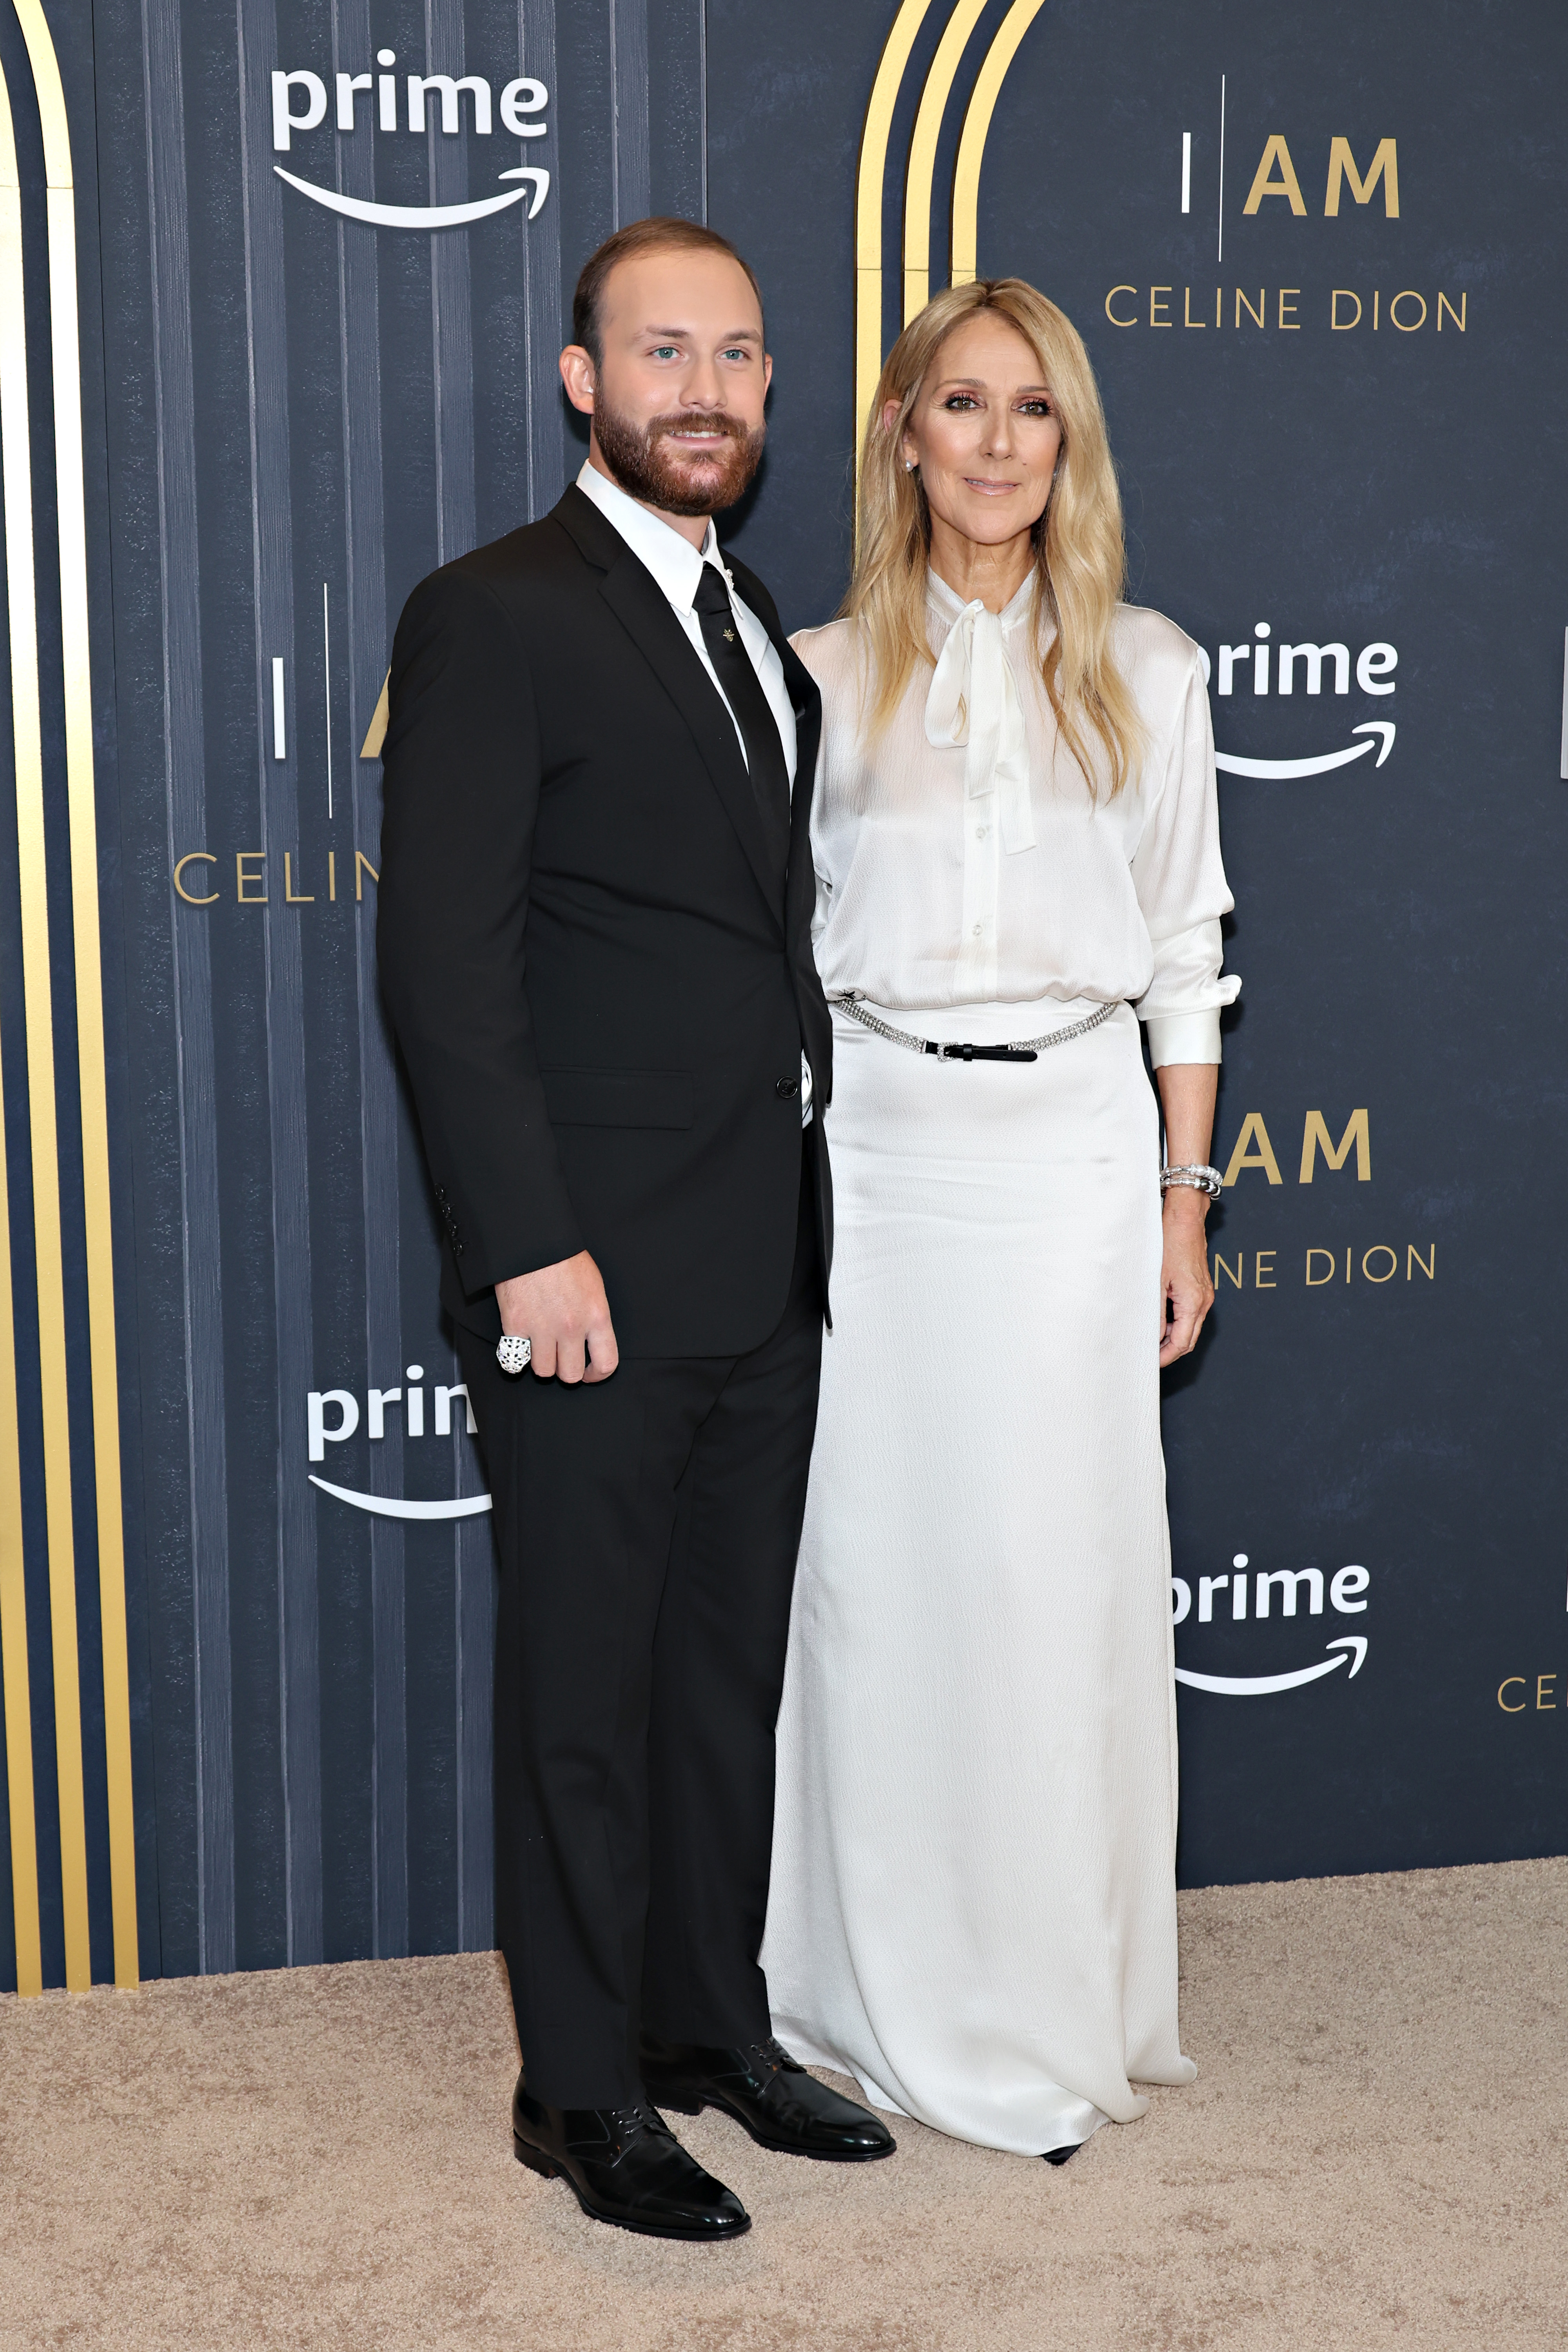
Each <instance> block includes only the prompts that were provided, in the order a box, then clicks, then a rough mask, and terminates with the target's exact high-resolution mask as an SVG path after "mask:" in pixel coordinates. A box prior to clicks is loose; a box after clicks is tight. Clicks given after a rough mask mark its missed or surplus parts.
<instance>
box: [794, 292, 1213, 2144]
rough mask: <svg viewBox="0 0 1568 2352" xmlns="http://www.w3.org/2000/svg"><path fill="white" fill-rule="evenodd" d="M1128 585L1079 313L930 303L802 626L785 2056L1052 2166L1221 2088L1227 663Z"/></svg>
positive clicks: (897, 2109)
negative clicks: (806, 678)
mask: <svg viewBox="0 0 1568 2352" xmlns="http://www.w3.org/2000/svg"><path fill="white" fill-rule="evenodd" d="M1122 576H1123V550H1122V534H1121V509H1120V505H1119V501H1118V498H1117V491H1116V482H1115V476H1114V472H1113V469H1112V466H1111V461H1110V451H1109V448H1108V446H1107V443H1106V436H1105V425H1104V419H1103V417H1102V415H1101V412H1100V400H1099V395H1098V393H1097V391H1096V388H1095V383H1094V378H1093V374H1092V373H1091V371H1090V368H1089V359H1088V356H1087V354H1086V352H1085V351H1084V347H1083V344H1082V342H1081V341H1080V340H1079V336H1078V334H1077V333H1076V331H1074V329H1073V327H1072V326H1071V325H1070V323H1069V322H1068V320H1067V319H1066V318H1065V317H1064V316H1063V315H1062V313H1061V311H1059V310H1058V309H1057V308H1056V307H1055V305H1054V304H1052V303H1051V302H1048V301H1047V299H1045V297H1044V296H1043V295H1041V294H1039V293H1037V291H1036V290H1035V289H1034V288H1033V287H1030V286H1027V285H1026V284H1024V283H1023V282H1022V281H1021V280H1020V279H1017V278H1004V279H1000V280H994V281H989V282H987V281H982V282H981V283H979V284H975V285H970V286H964V287H955V288H953V289H952V291H951V292H948V293H945V294H942V295H939V296H938V297H937V299H935V300H934V301H933V302H931V304H930V305H929V306H928V308H927V309H926V310H923V311H922V312H921V315H920V317H919V318H918V319H916V320H914V321H913V322H912V323H911V324H910V326H909V327H908V328H906V330H905V331H904V333H903V334H902V335H901V336H900V340H899V341H898V343H897V345H896V346H895V348H894V350H893V352H892V355H891V357H890V358H889V362H888V364H887V366H886V368H885V370H884V371H883V375H882V381H881V383H880V385H879V388H878V394H877V399H876V403H875V405H874V407H873V410H872V414H871V417H870V420H869V423H868V429H867V434H866V442H865V450H864V461H863V467H862V475H861V497H860V532H859V556H858V563H857V566H856V572H855V578H854V582H853V584H852V586H851V588H850V591H849V593H848V596H847V599H846V601H845V604H844V609H843V613H842V615H841V616H840V618H839V619H837V620H836V621H834V622H832V623H830V624H829V625H827V626H826V628H821V629H810V630H806V631H805V632H804V633H803V634H802V635H800V636H798V637H797V638H796V639H795V646H796V648H797V650H798V652H799V653H800V656H801V657H802V659H803V660H804V661H805V664H806V667H808V668H809V669H810V670H811V672H812V674H813V676H814V677H816V680H817V683H818V685H819V686H820V688H821V689H822V702H823V737H822V750H821V753H820V758H819V764H818V769H817V778H816V802H815V806H814V810H813V815H812V827H811V837H812V847H813V854H814V857H815V862H816V877H817V915H816V953H817V960H818V964H819V968H820V970H821V972H822V977H823V982H824V984H825V986H826V992H827V994H828V997H829V999H830V1000H831V1001H832V1002H833V1003H834V1050H835V1079H834V1092H833V1100H832V1104H831V1107H830V1108H828V1109H827V1111H826V1122H825V1124H826V1138H827V1141H828V1145H829V1149H830V1150H831V1153H832V1158H833V1170H834V1184H835V1192H836V1198H837V1248H836V1257H835V1265H834V1280H833V1330H832V1334H831V1337H830V1338H829V1339H828V1340H827V1343H826V1349H825V1352H824V1361H823V1381H822V1402H821V1410H820V1416H819V1420H818V1423H817V1436H816V1453H815V1454H814V1457H813V1461H812V1467H811V1484H810V1496H809V1500H808V1503H807V1507H806V1517H805V1537H804V1540H803V1544H802V1549H801V1556H800V1567H799V1571H798V1576H797V1580H796V1584H795V1605H794V1615H793V1621H792V1628H791V1638H790V1654H789V1665H788V1671H787V1675H786V1679H785V1689H784V1705H783V1709H782V1712H781V1716H780V1720H779V1733H778V1794H777V1806H776V1816H775V1827H774V1846H773V1885H772V1894H771V1898H770V1904H769V1911H768V1927H767V1936H766V1940H765V1943H764V1946H763V1965H764V1967H765V1969H766V1972H767V1978H768V1983H769V1987H770V1992H771V1998H772V2002H773V2016H774V2025H775V2030H776V2032H777V2033H778V2035H779V2036H780V2038H781V2039H782V2040H783V2041H784V2042H785V2044H786V2045H787V2046H788V2047H789V2048H790V2049H791V2050H792V2051H793V2052H794V2053H795V2055H796V2056H797V2057H799V2058H802V2059H804V2060H805V2061H807V2062H809V2063H818V2064H824V2065H827V2066H832V2067H837V2068H841V2069H843V2070H845V2071H847V2072H850V2073H853V2074H855V2075H857V2076H858V2079H859V2081H860V2083H861V2084H862V2086H863V2088H864V2089H865V2091H866V2093H867V2095H868V2097H869V2098H870V2099H871V2100H872V2102H873V2103H874V2104H875V2105H879V2106H881V2107H883V2108H886V2109H888V2110H890V2111H891V2112H892V2113H894V2114H903V2115H908V2116H915V2117H917V2118H918V2119H920V2120H921V2122H924V2123H928V2124H931V2125H934V2126H936V2127H937V2128H938V2129H939V2130H942V2131H945V2132H951V2133H952V2134H954V2135H956V2136H957V2137H960V2138H963V2139H968V2140H974V2141H978V2142H979V2143H981V2144H982V2145H983V2146H985V2147H997V2148H1005V2149H1010V2150H1013V2151H1015V2152H1016V2153H1018V2154H1021V2155H1032V2156H1035V2157H1040V2156H1045V2157H1047V2158H1050V2159H1051V2160H1052V2161H1054V2162H1058V2163H1060V2162H1064V2161H1065V2160H1066V2158H1068V2156H1070V2155H1071V2154H1072V2152H1073V2150H1074V2149H1075V2148H1076V2147H1079V2146H1080V2145H1081V2144H1082V2142H1083V2141H1084V2140H1085V2139H1087V2138H1088V2137H1089V2134H1090V2133H1091V2132H1093V2131H1094V2130H1095V2129H1097V2127H1098V2126H1100V2124H1102V2123H1104V2122H1106V2121H1107V2120H1112V2121H1115V2122H1118V2123H1130V2122H1131V2121H1132V2119H1133V2118H1134V2117H1135V2116H1140V2115H1142V2113H1143V2111H1144V2108H1145V2107H1146V2105H1147V2101H1146V2099H1144V2098H1143V2097H1142V2096H1141V2095H1139V2094H1138V2093H1137V2092H1135V2091H1134V2090H1133V2088H1132V2084H1133V2083H1135V2082H1142V2083H1164V2084H1177V2083H1185V2082H1188V2081H1190V2080H1191V2078H1192V2075H1193V2073H1194V2068H1193V2065H1192V2063H1191V2061H1190V2060H1188V2059H1186V2058H1184V2056H1183V2055H1182V2052H1181V2047H1180V2043H1179V2041H1178V2038H1177V2029H1176V1918H1175V1885H1174V1849H1175V1834H1176V1748H1175V1724H1174V1689H1173V1679H1172V1652H1171V1627H1170V1584H1169V1575H1170V1559H1169V1538H1168V1534H1167V1529H1166V1521H1165V1495H1164V1471H1163V1460H1162V1456H1161V1451H1160V1400H1159V1370H1160V1367H1161V1366H1162V1365H1163V1364H1168V1363H1171V1362H1173V1361H1174V1360H1176V1358H1178V1357H1180V1356H1183V1355H1185V1354H1186V1353H1187V1351H1188V1350H1189V1349H1191V1348H1192V1346H1193V1344H1194V1340H1195V1339H1196V1338H1197V1334H1198V1331H1199V1328H1200V1327H1201V1326H1202V1323H1203V1320H1204V1318H1205V1314H1206V1313H1207V1311H1208V1307H1209V1306H1210V1303H1211V1301H1212V1298H1213V1295H1214V1294H1213V1290H1212V1288H1211V1286H1210V1283H1209V1278H1208V1270H1207V1262H1206V1255H1205V1237H1204V1219H1205V1213H1206V1211H1207V1207H1208V1198H1209V1188H1212V1187H1215V1186H1216V1185H1217V1179H1216V1178H1215V1176H1214V1175H1213V1171H1211V1170H1210V1169H1209V1168H1208V1166H1207V1162H1208V1155H1209V1147H1210V1135H1211V1128H1212V1121H1213V1113H1214V1101H1215V1076H1216V1065H1217V1063H1218V1061H1219V1053H1220V1047H1219V1013H1220V1007H1221V1006H1222V1005H1224V1004H1226V1003H1229V1002H1230V1001H1231V999H1232V998H1233V997H1234V996H1235V994H1236V992H1237V987H1238V986H1239V982H1237V980H1235V979H1234V978H1230V979H1226V978H1222V977H1221V975H1220V961H1221V941H1220V918H1221V916H1222V915H1223V914H1224V913H1225V912H1226V910H1227V909H1228V908H1229V907H1230V905H1231V903H1232V902H1231V898H1230V893H1229V891H1228V890H1227V889H1226V880H1225V873H1224V869H1223V867H1222V866H1221V863H1220V853H1219V836H1218V828H1217V822H1216V813H1215V770H1214V752H1213V746H1212V741H1211V737H1210V731H1209V714H1208V703H1207V698H1206V695H1205V686H1204V677H1203V671H1202V667H1201V662H1200V657H1199V654H1198V649H1197V647H1196V646H1194V645H1193V644H1192V643H1191V642H1190V641H1189V640H1188V639H1187V638H1186V637H1185V636H1184V635H1183V634H1182V632H1181V631H1180V630H1179V629H1178V628H1176V627H1174V626H1173V624H1172V623H1171V622H1169V621H1167V620H1164V619H1163V618H1162V616H1161V615H1160V614H1157V613H1152V612H1147V611H1143V610H1141V609H1140V608H1139V607H1137V606H1135V605H1129V604H1122V603H1121V602H1120V601H1119V599H1120V596H1121V584H1122ZM1140 1021H1142V1024H1143V1028H1144V1030H1145V1031H1146V1033H1147V1035H1148V1040H1149V1046H1150V1058H1151V1060H1152V1064H1153V1066H1154V1072H1155V1077H1156V1080H1157V1082H1158V1086H1159V1092H1160V1097H1161V1105H1162V1106H1163V1124H1164V1131H1165V1143H1166V1152H1167V1164H1166V1166H1165V1168H1164V1169H1163V1171H1162V1166H1161V1159H1160V1114H1159V1110H1158V1109H1157V1108H1156V1104H1155V1100H1154V1095H1153V1092H1152V1088H1151V1087H1150V1084H1149V1080H1148V1076H1147V1075H1146V1072H1145V1067H1144V1061H1143V1055H1142V1047H1141V1040H1140ZM939 1049H941V1050H939ZM1162 1201H1163V1212H1162Z"/></svg>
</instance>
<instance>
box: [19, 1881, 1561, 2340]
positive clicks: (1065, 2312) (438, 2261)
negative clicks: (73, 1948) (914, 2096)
mask: <svg viewBox="0 0 1568 2352" xmlns="http://www.w3.org/2000/svg"><path fill="white" fill-rule="evenodd" d="M1182 1923H1183V1931H1184V1972H1185V2008H1184V2042H1185V2046H1186V2048H1187V2049H1188V2050H1189V2051H1190V2052H1191V2053H1192V2054H1193V2055H1194V2057H1195V2058H1196V2060H1197V2062H1198V2067H1199V2075H1198V2080H1197V2082H1196V2084H1194V2086H1193V2087H1192V2088H1191V2089H1190V2090H1186V2091H1157V2092H1156V2093H1155V2094H1154V2103H1153V2106H1152V2111H1151V2113H1150V2114H1149V2116H1147V2117H1146V2118H1145V2119H1144V2121H1143V2122H1142V2123H1139V2124H1134V2125H1131V2126H1128V2127H1126V2128H1124V2129H1121V2130H1118V2129H1116V2128H1114V2127H1111V2128H1108V2129H1106V2130H1104V2131H1102V2132H1100V2135H1099V2136H1098V2137H1097V2138H1096V2139H1095V2140H1094V2141H1092V2142H1091V2144H1090V2145H1089V2147H1088V2148H1087V2149H1085V2150H1084V2152H1083V2153H1082V2154H1081V2155H1080V2156H1079V2157H1077V2158H1074V2160H1073V2162H1072V2163H1071V2164H1070V2165H1068V2167H1066V2168H1065V2169H1064V2170H1062V2171H1059V2172H1056V2171H1052V2170H1050V2169H1049V2168H1047V2166H1046V2165H1044V2164H1039V2163H1035V2162H1030V2161H1025V2160H1023V2159H1020V2158H1014V2157H1005V2156H997V2155H994V2154H992V2153H990V2152H988V2151H986V2150H983V2149H979V2148H971V2147H962V2146H960V2145H958V2144H957V2143H955V2142H953V2141H952V2140H947V2139H943V2138H942V2137H940V2136H939V2135H938V2134H936V2133H934V2132H930V2131H925V2130H922V2129H921V2128H920V2127H919V2126H913V2125H906V2126H903V2127H902V2129H901V2132H900V2149H899V2153H898V2155H897V2156H896V2157H894V2158H891V2159H890V2160H889V2161H888V2162H885V2163H881V2164H876V2165H869V2166H865V2167H854V2168H837V2167H834V2166H830V2165H818V2164H807V2163H802V2162H800V2161H798V2160H795V2159H792V2158H787V2157H776V2156H767V2155H764V2154H763V2152H762V2151H761V2150H760V2149H757V2148H755V2147H752V2144H751V2142H750V2141H749V2140H748V2139H746V2138H745V2137H743V2135H742V2133H741V2132H740V2131H739V2130H738V2129H737V2128H736V2127H735V2126H732V2125H731V2124H729V2123H728V2122H725V2121H723V2120H721V2119H719V2118H717V2117H714V2116H703V2117H702V2118H701V2119H700V2121H699V2122H696V2123H691V2124H685V2125H683V2126H682V2132H683V2136H684V2137H686V2138H687V2139H688V2141H689V2145H690V2146H691V2147H692V2148H693V2149H694V2150H695V2152H696V2153H697V2154H698V2155H699V2156H700V2158H701V2159H702V2161H703V2162H704V2163H705V2164H707V2165H709V2166H710V2168H712V2169H713V2170H714V2171H716V2172H718V2173H720V2174H721V2176H722V2177H723V2178H724V2179H728V2180H729V2181H730V2182H731V2185H732V2186H733V2187H734V2188H735V2189H737V2190H738V2191H739V2192H740V2194H741V2195H742V2197H743V2198H744V2200H745V2201H746V2203H747V2205H748V2206H749V2207H750V2209H751V2211H752V2216H753V2219H754V2222H755V2226H754V2228H753V2229H752V2232H751V2235H750V2236H749V2237H747V2238H745V2239H742V2241H740V2242H738V2243H737V2244H735V2245H733V2246H729V2247H688V2246H678V2245H663V2244H657V2243H653V2242H649V2241H647V2240H646V2239H637V2238H633V2237H629V2236H627V2235H626V2234H625V2233H624V2232H622V2231H614V2230H606V2229H604V2228H601V2227H599V2226H597V2225H595V2224H594V2223H592V2222H589V2221H585V2220H584V2218H583V2216H582V2215H581V2214H580V2213H579V2211H578V2210H577V2208H576V2205H575V2203H574V2201H573V2200H572V2199H571V2197H570V2195H569V2193H568V2191H567V2190H566V2189H565V2188H564V2187H563V2185H561V2184H560V2183H556V2182H551V2183H546V2182H544V2181H541V2180H538V2179H535V2178H534V2177H533V2176H532V2175H531V2174H530V2173H527V2172H525V2171H523V2169H522V2168H521V2166H520V2165H517V2164H515V2163H514V2162H513V2160H512V2157H511V2152H510V2135H509V2130H508V2124H507V2102H508V2098H509V2095H510V2090H511V2084H512V2076H513V2072H514V2068H515V2063H516V2060H515V2051H514V2045H513V2042H512V2036H511V2028H510V2015H509V2012H508V2010H507V2006H506V2001H505V1999H504V1995H503V1989H502V1984H501V1979H500V1973H499V1964H498V1963H497V1962H495V1961H494V1960H492V1959H490V1958H460V1959H437V1960H401V1961H399V1960H392V1961H384V1962H380V1963H365V1964H362V1965H356V1966H353V1967H348V1968H337V1969H299V1970H295V1971H293V1972H291V1973H279V1974H275V1975H274V1974H268V1975H262V1976H248V1977H225V1978H209V1979H205V1981H202V1980H185V1981H181V1982H175V1983H167V1984H156V1985H152V1986H149V1987H148V1988H147V1989H146V1990H143V1991H141V1992H136V1993H113V1992H107V1991H106V1992H98V1993H93V1994H91V1995H89V1996H88V1997H85V1998H71V1997H69V1996H68V1995H65V1994H49V1995H46V1997H45V1998H44V1999H43V2000H36V2001H30V2002H21V2001H17V2000H0V2345H4V2346H5V2347H7V2352H10V2347H24V2346H26V2347H34V2346H44V2345H49V2346H54V2345H69V2346H82V2347H100V2346H102V2347H121V2346H123V2347H136V2352H152V2348H153V2347H160V2346H203V2347H205V2346H224V2347H227V2346H243V2347H257V2352H271V2347H281V2346H289V2347H293V2346H301V2347H318V2346H321V2347H345V2352H348V2347H353V2352H362V2347H363V2352H373V2347H374V2352H403V2347H409V2352H414V2348H415V2347H418V2352H427V2347H442V2352H446V2347H451V2352H468V2347H486V2348H487V2352H488V2347H524V2348H525V2352H532V2347H550V2352H556V2347H559V2352H622V2347H636V2352H685V2347H689V2348H690V2352H774V2347H780V2352H851V2348H852V2347H853V2352H1015V2347H1017V2352H1024V2347H1028V2352H1034V2347H1047V2346H1048V2347H1061V2352H1100V2347H1107V2352H1110V2347H1116V2352H1123V2347H1154V2352H1199V2347H1205V2352H1206V2347H1211V2346H1225V2347H1229V2346H1237V2347H1247V2352H1251V2347H1259V2352H1262V2347H1290V2352H1321V2347H1351V2348H1352V2352H1363V2347H1378V2352H1382V2347H1389V2346H1394V2347H1406V2346H1408V2347H1416V2352H1437V2347H1446V2346H1449V2345H1465V2346H1485V2347H1489V2352H1510V2347H1516V2346H1517V2347H1523V2346H1531V2347H1536V2346H1547V2345H1550V2346H1552V2347H1563V2345H1564V2344H1565V2343H1568V2004H1565V1999H1564V1975H1565V1969H1568V1862H1529V1863H1511V1864H1502V1865H1500V1866H1496V1867H1489V1868H1485V1869H1473V1870H1455V1871H1418V1872H1414V1873H1411V1874H1407V1875H1401V1876H1397V1877H1385V1878H1355V1879H1331V1880H1319V1881H1309V1882H1305V1883H1298V1884H1295V1885H1280V1886H1251V1887H1239V1888H1237V1887H1232V1888H1220V1889H1209V1890H1205V1891H1204V1892H1202V1893H1198V1894H1193V1895H1184V1896H1183V1897H1182Z"/></svg>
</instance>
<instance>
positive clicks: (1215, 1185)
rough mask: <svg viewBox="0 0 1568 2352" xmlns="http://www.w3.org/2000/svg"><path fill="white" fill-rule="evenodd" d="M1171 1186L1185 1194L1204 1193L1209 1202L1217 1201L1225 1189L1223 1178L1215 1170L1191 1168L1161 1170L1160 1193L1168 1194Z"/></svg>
mask: <svg viewBox="0 0 1568 2352" xmlns="http://www.w3.org/2000/svg"><path fill="white" fill-rule="evenodd" d="M1173 1185H1176V1186H1178V1187H1180V1188H1181V1189H1183V1190H1184V1191H1187V1192H1206V1193H1207V1194H1208V1197H1209V1199H1210V1200H1211V1201H1217V1200H1218V1198H1219V1196H1220V1194H1221V1192H1223V1191H1224V1189H1225V1178H1224V1177H1223V1176H1222V1175H1221V1174H1220V1172H1219V1170H1218V1169H1217V1168H1208V1167H1204V1168H1198V1167H1193V1166H1187V1167H1182V1168H1162V1169H1161V1171H1160V1191H1161V1192H1162V1193H1165V1192H1169V1191H1170V1190H1171V1188H1172V1186H1173Z"/></svg>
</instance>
